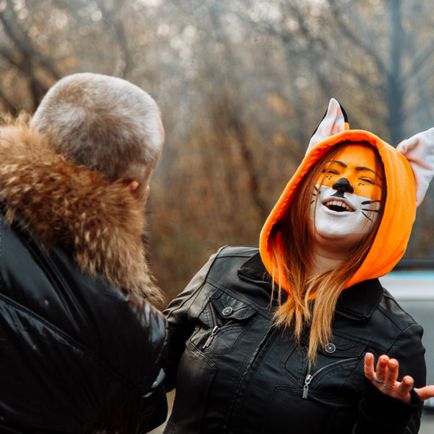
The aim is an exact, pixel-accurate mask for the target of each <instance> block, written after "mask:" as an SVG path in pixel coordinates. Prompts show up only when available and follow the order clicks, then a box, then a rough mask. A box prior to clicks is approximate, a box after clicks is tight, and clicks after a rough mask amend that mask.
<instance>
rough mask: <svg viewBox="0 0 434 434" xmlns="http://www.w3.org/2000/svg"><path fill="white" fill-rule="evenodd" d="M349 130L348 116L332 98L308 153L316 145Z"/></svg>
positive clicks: (314, 134) (311, 140) (311, 141)
mask: <svg viewBox="0 0 434 434" xmlns="http://www.w3.org/2000/svg"><path fill="white" fill-rule="evenodd" d="M348 128H349V125H348V118H347V114H346V113H345V110H344V108H343V107H342V106H341V105H340V104H339V102H338V101H337V100H336V99H334V98H331V99H330V101H329V106H328V108H327V112H326V114H325V115H324V117H323V118H322V121H321V122H320V124H319V125H318V127H317V129H316V130H315V132H314V133H313V135H312V138H311V139H310V142H309V146H308V148H307V151H306V153H308V152H309V151H310V150H311V149H312V148H313V147H314V146H315V145H317V144H318V143H320V142H322V141H324V140H325V139H328V138H329V137H331V136H333V135H335V134H338V133H341V132H342V131H345V130H347V129H348Z"/></svg>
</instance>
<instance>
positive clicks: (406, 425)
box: [353, 324, 426, 434]
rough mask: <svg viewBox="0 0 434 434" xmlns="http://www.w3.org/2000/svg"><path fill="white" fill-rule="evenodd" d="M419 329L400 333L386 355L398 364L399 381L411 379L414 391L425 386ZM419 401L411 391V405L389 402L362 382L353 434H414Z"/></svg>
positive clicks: (380, 393) (385, 396) (415, 326)
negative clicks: (407, 377)
mask: <svg viewBox="0 0 434 434" xmlns="http://www.w3.org/2000/svg"><path fill="white" fill-rule="evenodd" d="M422 333H423V330H422V327H420V326H419V325H417V324H413V325H411V326H410V327H408V328H407V329H406V330H404V331H403V332H402V333H401V334H400V336H399V337H398V338H397V339H396V341H395V343H394V344H393V346H392V347H391V348H390V350H389V351H388V352H387V354H388V355H389V356H390V357H393V358H396V359H397V360H398V362H399V371H400V378H399V379H401V378H402V377H404V376H405V375H411V376H412V377H413V379H414V381H415V386H416V387H421V386H423V385H425V381H426V366H425V359H424V354H425V348H424V347H423V345H422V342H421V337H422ZM422 404H423V403H422V401H421V400H420V399H419V397H418V395H417V393H416V392H415V391H414V390H413V391H412V393H411V403H410V404H406V403H404V402H402V401H400V400H398V399H395V398H391V397H389V396H387V395H385V394H384V393H382V392H381V391H379V390H378V389H377V388H376V387H375V386H373V385H372V384H371V382H370V381H368V380H365V385H364V393H363V397H362V400H361V402H360V405H359V418H358V422H357V424H356V425H355V427H354V430H353V434H368V433H369V434H377V433H378V434H380V433H381V434H384V433H388V432H390V433H394V434H417V433H418V431H419V425H420V418H421V413H422Z"/></svg>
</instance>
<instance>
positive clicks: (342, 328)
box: [165, 248, 425, 434]
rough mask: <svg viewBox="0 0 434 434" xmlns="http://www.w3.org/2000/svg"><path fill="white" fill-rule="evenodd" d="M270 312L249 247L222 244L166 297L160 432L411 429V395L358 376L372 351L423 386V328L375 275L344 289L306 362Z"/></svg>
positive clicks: (414, 423) (334, 433)
mask: <svg viewBox="0 0 434 434" xmlns="http://www.w3.org/2000/svg"><path fill="white" fill-rule="evenodd" d="M272 310H273V309H272V308H270V282H269V276H268V274H267V273H266V271H265V268H264V267H263V265H262V262H261V260H260V257H259V254H258V252H257V249H251V248H224V249H222V250H221V251H220V252H219V253H218V254H217V255H216V256H214V257H212V258H211V259H210V261H209V262H208V263H207V264H206V265H205V266H204V268H202V270H201V271H200V272H199V273H198V274H197V275H196V276H195V278H194V279H193V280H192V281H191V283H190V284H189V285H188V287H187V288H186V289H185V291H184V292H183V293H181V294H180V295H179V296H178V297H177V298H176V299H175V300H173V302H172V303H171V304H170V305H169V307H168V309H167V312H166V313H167V317H168V324H169V362H168V366H167V375H168V377H167V379H168V386H169V388H172V387H176V399H175V404H174V408H173V413H172V415H171V417H170V419H169V422H168V425H167V427H166V431H165V433H166V434H187V433H188V434H195V433H215V434H224V433H232V434H256V433H258V434H259V433H262V434H350V433H354V434H361V433H364V434H365V433H366V434H367V433H370V434H372V433H377V432H378V433H382V434H400V433H407V434H409V433H414V434H415V433H417V431H418V426H419V420H420V409H421V403H420V401H419V400H418V399H417V396H416V394H415V393H414V392H413V404H412V405H407V404H405V403H402V402H401V401H398V400H396V399H392V398H389V397H387V396H386V395H384V394H382V393H381V392H379V391H378V390H377V389H376V388H374V387H373V386H372V385H371V384H370V383H369V382H368V381H366V380H365V379H364V375H363V356H364V354H365V352H367V351H371V352H373V353H374V354H375V355H376V356H378V355H380V354H383V353H385V354H388V355H390V356H392V357H396V358H397V359H398V360H399V362H400V366H401V372H402V373H405V374H409V375H412V376H413V377H414V379H415V382H416V386H421V385H423V384H425V362H424V351H425V350H424V348H423V346H422V343H421V336H422V329H421V327H420V326H419V325H418V324H417V323H416V322H415V321H414V320H413V319H412V318H411V317H410V316H409V315H408V314H407V313H406V312H404V311H403V310H402V309H401V308H400V307H399V305H398V304H397V303H396V301H395V300H394V299H393V297H392V296H391V295H390V294H389V293H388V292H387V291H386V290H384V289H383V288H382V287H381V285H380V283H379V281H378V280H377V279H375V280H370V281H365V282H363V283H360V284H357V285H355V286H354V287H351V288H349V289H347V290H346V291H344V292H343V294H342V296H341V298H340V299H339V302H338V305H337V311H336V315H335V319H334V323H333V339H332V341H331V342H330V343H329V344H327V345H326V346H325V348H323V349H321V350H320V351H319V354H318V358H317V361H316V363H315V365H314V366H309V364H308V363H307V361H306V357H305V355H306V347H305V345H304V344H302V345H301V346H297V345H296V343H295V342H294V339H293V337H292V333H291V330H282V329H278V328H276V327H274V326H273V321H272ZM304 342H305V340H304Z"/></svg>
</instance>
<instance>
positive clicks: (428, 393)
mask: <svg viewBox="0 0 434 434" xmlns="http://www.w3.org/2000/svg"><path fill="white" fill-rule="evenodd" d="M414 390H415V391H416V393H417V394H418V395H419V398H420V399H421V400H422V401H425V400H426V399H429V398H434V386H425V387H421V388H420V389H414Z"/></svg>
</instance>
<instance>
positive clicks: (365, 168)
mask: <svg viewBox="0 0 434 434" xmlns="http://www.w3.org/2000/svg"><path fill="white" fill-rule="evenodd" d="M356 170H359V171H360V170H369V172H372V173H373V174H374V175H375V176H378V175H377V172H376V171H375V170H372V169H370V168H369V167H364V166H357V167H356Z"/></svg>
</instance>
